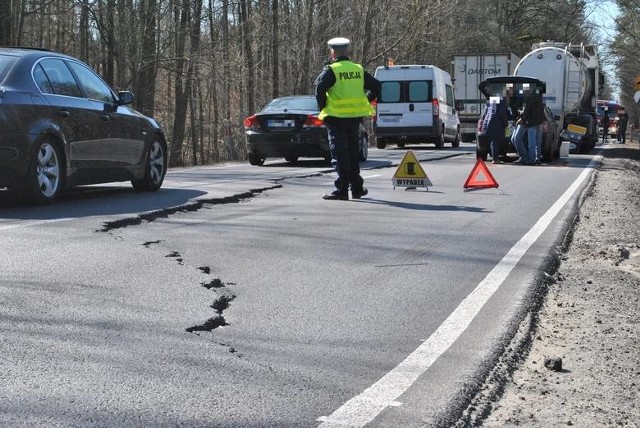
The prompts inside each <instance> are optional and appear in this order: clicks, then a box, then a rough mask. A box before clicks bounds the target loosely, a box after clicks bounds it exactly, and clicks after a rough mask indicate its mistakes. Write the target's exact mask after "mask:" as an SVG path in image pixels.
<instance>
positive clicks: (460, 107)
mask: <svg viewBox="0 0 640 428" xmlns="http://www.w3.org/2000/svg"><path fill="white" fill-rule="evenodd" d="M456 111H464V103H463V102H462V101H456Z"/></svg>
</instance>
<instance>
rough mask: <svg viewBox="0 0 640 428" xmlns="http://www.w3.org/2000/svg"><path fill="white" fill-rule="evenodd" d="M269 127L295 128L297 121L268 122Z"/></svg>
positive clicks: (275, 120)
mask: <svg viewBox="0 0 640 428" xmlns="http://www.w3.org/2000/svg"><path fill="white" fill-rule="evenodd" d="M267 126H268V127H269V128H293V127H294V126H296V121H295V120H293V119H282V120H277V119H274V120H268V121H267Z"/></svg>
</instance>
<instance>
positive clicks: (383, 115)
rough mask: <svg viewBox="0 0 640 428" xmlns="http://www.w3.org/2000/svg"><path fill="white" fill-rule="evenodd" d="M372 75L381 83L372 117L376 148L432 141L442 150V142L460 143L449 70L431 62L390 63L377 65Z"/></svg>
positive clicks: (456, 144)
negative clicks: (383, 65)
mask: <svg viewBox="0 0 640 428" xmlns="http://www.w3.org/2000/svg"><path fill="white" fill-rule="evenodd" d="M375 78H376V79H378V80H379V81H380V84H381V91H380V97H379V98H378V101H377V104H376V116H375V118H374V132H375V135H376V146H377V147H378V148H379V149H384V148H385V147H386V146H387V144H396V145H397V146H398V147H404V145H405V143H409V144H415V143H433V144H435V145H436V148H437V149H442V148H443V147H444V143H445V142H446V141H448V142H451V146H452V147H458V146H460V121H459V120H458V112H457V111H456V108H455V104H456V102H455V97H454V95H453V85H452V83H451V75H450V74H449V73H447V72H446V71H444V70H442V69H440V68H438V67H435V66H433V65H391V66H385V67H378V68H377V69H376V72H375Z"/></svg>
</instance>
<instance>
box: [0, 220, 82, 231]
mask: <svg viewBox="0 0 640 428" xmlns="http://www.w3.org/2000/svg"><path fill="white" fill-rule="evenodd" d="M69 220H76V219H75V218H71V217H65V218H55V219H51V220H37V221H29V222H26V223H16V224H8V225H4V226H0V230H10V229H19V228H22V227H31V226H39V225H42V224H48V223H59V222H61V221H69Z"/></svg>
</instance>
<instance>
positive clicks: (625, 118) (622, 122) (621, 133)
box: [618, 109, 629, 144]
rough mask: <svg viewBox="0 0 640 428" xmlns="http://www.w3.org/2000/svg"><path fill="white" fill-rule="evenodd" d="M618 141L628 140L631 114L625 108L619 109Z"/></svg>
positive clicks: (623, 142) (622, 142)
mask: <svg viewBox="0 0 640 428" xmlns="http://www.w3.org/2000/svg"><path fill="white" fill-rule="evenodd" d="M618 117H619V118H620V119H618V143H621V144H625V143H626V142H627V125H628V124H629V114H628V113H627V112H626V111H624V109H620V110H618Z"/></svg>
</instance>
